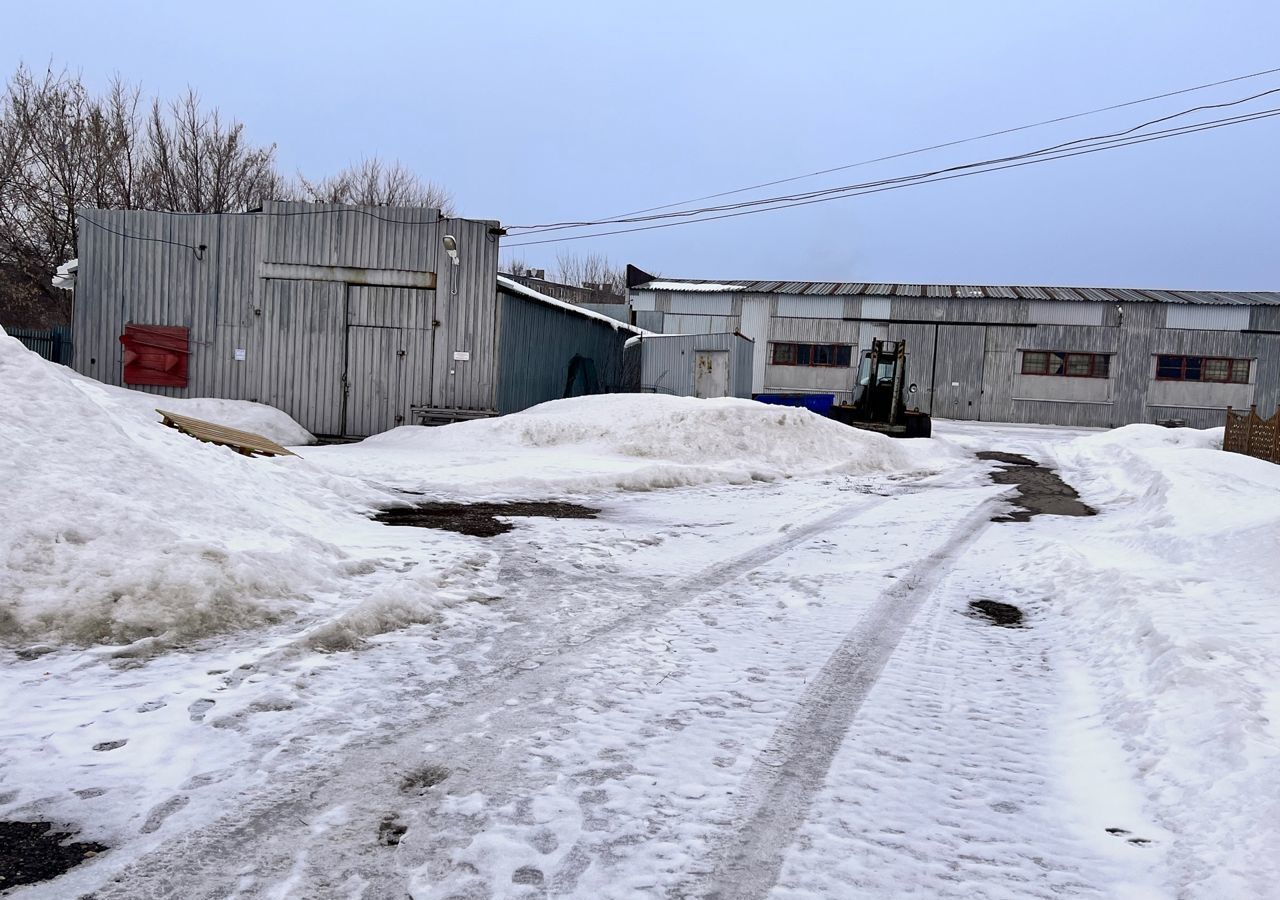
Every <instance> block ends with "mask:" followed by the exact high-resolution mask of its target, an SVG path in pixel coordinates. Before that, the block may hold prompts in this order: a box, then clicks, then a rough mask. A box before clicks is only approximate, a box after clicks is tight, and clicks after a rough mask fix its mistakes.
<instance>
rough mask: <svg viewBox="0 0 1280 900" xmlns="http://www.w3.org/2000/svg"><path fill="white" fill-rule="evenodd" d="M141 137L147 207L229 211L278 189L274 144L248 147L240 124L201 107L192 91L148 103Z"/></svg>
mask: <svg viewBox="0 0 1280 900" xmlns="http://www.w3.org/2000/svg"><path fill="white" fill-rule="evenodd" d="M146 140H147V154H146V160H145V166H144V171H143V181H144V184H145V190H146V192H147V201H148V202H147V205H148V206H150V207H153V208H156V209H165V210H173V211H175V212H232V211H238V210H244V209H249V208H250V207H252V206H254V205H256V204H257V203H258V202H260V201H261V200H263V199H268V198H272V197H277V196H280V194H281V193H282V190H281V189H282V187H283V182H282V180H281V178H280V175H279V173H277V171H276V168H275V151H276V145H275V144H271V145H270V146H268V147H255V146H252V145H250V144H249V143H248V142H247V141H246V139H245V136H244V125H243V123H241V122H237V121H234V120H232V121H230V122H224V121H223V119H222V116H221V114H220V113H219V112H218V110H216V109H214V110H210V111H205V110H204V109H202V108H201V105H200V98H199V96H198V95H197V94H196V93H195V92H194V91H191V90H188V91H187V93H186V94H185V95H184V96H183V98H182V99H181V100H177V101H174V102H173V103H171V104H169V105H168V107H167V108H166V107H164V106H162V105H161V103H160V101H159V100H155V101H153V102H152V104H151V114H150V115H149V116H148V117H147V123H146Z"/></svg>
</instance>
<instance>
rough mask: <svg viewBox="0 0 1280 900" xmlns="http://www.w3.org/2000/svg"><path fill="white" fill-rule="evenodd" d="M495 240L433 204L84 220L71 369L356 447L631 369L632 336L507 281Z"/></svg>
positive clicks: (483, 226)
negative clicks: (428, 419)
mask: <svg viewBox="0 0 1280 900" xmlns="http://www.w3.org/2000/svg"><path fill="white" fill-rule="evenodd" d="M498 236H499V228H498V223H496V222H489V221H475V220H468V219H456V218H455V219H447V218H441V216H440V214H439V211H438V210H434V209H425V208H389V207H354V206H341V205H330V204H309V203H292V202H290V203H284V202H272V203H267V204H264V206H263V207H262V208H261V209H260V210H255V211H253V212H248V213H235V214H179V213H163V212H149V211H120V210H116V211H108V210H92V209H89V210H81V211H80V239H79V260H80V262H79V272H78V276H77V284H76V292H75V311H74V336H75V353H74V362H73V367H74V368H75V369H76V370H77V371H79V372H82V373H84V374H86V375H90V376H92V377H94V378H97V379H99V380H101V381H104V382H107V383H109V384H117V385H118V384H123V383H128V386H130V387H136V388H138V389H140V390H149V391H153V392H154V393H157V394H162V395H167V396H196V397H223V398H229V399H239V400H254V401H258V402H261V403H268V404H270V405H272V406H276V407H279V408H280V409H283V410H284V411H285V412H287V413H289V414H290V415H291V416H293V417H294V418H295V419H297V420H298V422H300V423H301V424H302V425H303V426H304V427H306V428H307V429H309V430H310V431H312V432H313V433H316V434H321V435H343V436H353V437H359V436H365V435H369V434H374V433H377V432H379V431H385V430H387V429H389V428H392V427H395V426H396V425H400V424H410V423H413V422H415V421H417V420H418V418H419V416H420V415H421V414H423V413H424V411H425V412H429V413H432V414H435V415H439V416H440V417H443V418H449V417H461V416H464V415H466V414H493V413H497V412H510V411H513V410H516V409H521V408H524V407H525V406H528V405H531V404H533V403H538V402H542V401H543V400H549V399H554V398H557V397H560V396H563V392H564V390H565V389H566V377H567V373H568V369H569V365H570V361H571V360H572V359H573V357H574V356H580V357H583V358H591V359H594V358H595V357H597V356H598V357H600V360H599V361H598V362H597V363H596V365H597V366H598V367H599V368H601V369H604V370H606V371H616V372H619V373H620V368H621V353H622V343H623V342H624V341H625V339H626V338H627V337H629V336H631V334H633V333H635V330H634V329H631V328H629V327H628V326H625V325H622V324H621V323H618V322H616V321H611V320H609V319H607V318H606V317H601V316H593V315H591V314H590V313H587V312H585V311H575V310H574V309H573V308H572V307H571V306H570V305H568V304H565V303H563V302H561V301H557V300H554V299H552V298H550V297H544V296H542V295H540V294H538V293H537V292H536V291H531V290H528V289H521V288H520V286H519V285H515V284H514V283H508V285H507V286H506V287H504V286H502V285H501V284H500V281H499V279H498ZM551 319H554V320H556V321H558V322H559V323H560V324H559V327H558V330H557V338H556V340H554V341H552V340H548V339H547V333H546V330H547V322H548V321H549V320H551ZM122 338H123V339H124V345H123V346H122ZM184 342H185V343H184ZM183 347H185V350H183V349H182V348H183ZM610 367H613V368H612V369H610ZM618 377H620V375H619V376H618Z"/></svg>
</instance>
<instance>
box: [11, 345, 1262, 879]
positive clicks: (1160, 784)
mask: <svg viewBox="0 0 1280 900" xmlns="http://www.w3.org/2000/svg"><path fill="white" fill-rule="evenodd" d="M12 344H13V342H8V341H7V339H4V340H0V390H3V391H5V392H6V394H5V398H4V400H5V404H6V407H7V408H8V409H10V410H20V412H19V414H18V415H16V416H15V417H13V419H12V421H10V422H7V423H6V424H4V425H3V426H0V427H3V428H4V429H5V430H4V432H3V436H4V438H5V439H6V444H7V445H8V446H12V447H13V448H14V449H13V452H11V453H6V455H5V457H4V458H3V459H2V460H0V466H3V467H4V469H3V472H2V473H0V474H3V475H4V476H6V477H5V483H6V485H15V486H16V487H15V488H14V489H13V492H12V493H11V495H10V502H11V503H12V506H10V507H9V509H8V510H7V512H9V511H11V510H21V511H22V514H21V515H17V516H15V515H12V514H10V515H6V517H5V518H4V521H3V523H2V524H0V529H2V530H0V549H2V550H3V553H4V554H5V555H4V556H3V557H0V560H3V563H4V565H5V567H6V568H5V570H4V572H3V577H4V581H3V584H2V585H0V590H3V591H4V592H5V593H4V594H3V595H0V596H3V597H4V602H5V604H6V606H5V608H6V609H9V610H16V616H15V618H13V619H11V620H10V621H8V622H6V623H5V624H4V625H3V626H0V628H2V629H3V633H4V634H5V637H6V642H7V643H9V644H10V646H11V647H12V648H16V651H17V652H13V651H3V653H4V655H3V656H0V818H4V819H16V820H24V821H31V820H36V819H43V820H52V821H56V822H58V823H62V824H63V825H65V826H67V827H68V828H69V829H71V830H72V831H75V832H77V833H78V835H79V836H78V838H77V839H79V840H96V841H99V842H101V843H103V844H105V845H106V846H107V847H108V848H110V849H108V850H107V851H106V852H104V853H102V854H100V855H98V856H97V857H95V858H93V859H92V860H89V861H87V862H85V863H84V864H82V865H80V866H78V867H77V868H75V869H73V870H71V871H70V872H68V873H67V874H66V875H64V876H62V877H61V878H59V879H57V880H55V881H52V882H47V883H44V884H39V885H33V886H31V887H29V888H25V889H22V890H20V891H17V892H15V893H14V895H13V896H16V897H21V898H23V900H28V898H41V900H44V898H62V897H67V896H81V895H84V894H89V893H92V894H93V895H94V896H95V897H97V898H99V900H110V898H136V897H139V896H153V897H193V896H194V897H202V896H208V897H214V896H218V897H222V896H237V897H243V898H265V897H307V896H342V897H366V898H375V897H384V896H405V895H408V896H412V897H414V898H417V900H424V898H441V900H443V898H446V897H457V896H472V897H513V898H516V897H519V898H524V897H539V896H554V897H561V896H563V897H583V898H613V897H617V898H631V897H637V896H656V897H692V896H733V897H773V898H797V900H798V898H816V897H882V896H921V897H957V898H960V897H965V898H967V897H1009V898H1023V897H1061V896H1079V897H1102V898H1112V897H1125V898H1130V897H1133V898H1201V897H1203V898H1216V897H1221V896H1229V897H1233V898H1254V897H1256V898H1262V897H1268V896H1271V895H1272V894H1273V886H1274V884H1275V883H1276V882H1277V880H1278V879H1280V863H1278V862H1277V860H1280V826H1278V825H1277V823H1278V822H1280V815H1278V813H1280V809H1277V806H1276V804H1277V800H1276V798H1277V797H1280V784H1278V783H1277V777H1278V775H1277V773H1280V765H1278V764H1277V763H1278V762H1280V760H1277V749H1276V748H1277V746H1280V735H1278V734H1277V731H1276V729H1277V725H1276V723H1277V722H1278V721H1280V689H1278V688H1280V671H1278V669H1277V666H1278V665H1280V664H1278V663H1277V660H1280V654H1277V653H1276V650H1277V637H1278V635H1280V610H1277V608H1276V606H1275V604H1274V603H1273V602H1270V600H1269V598H1270V595H1271V594H1272V593H1273V591H1272V590H1271V586H1272V585H1274V584H1275V583H1276V582H1277V579H1280V570H1278V569H1277V565H1280V564H1278V563H1277V560H1280V554H1277V553H1276V552H1275V551H1276V550H1277V549H1280V548H1277V547H1276V541H1277V536H1280V522H1278V521H1277V518H1280V476H1278V475H1277V472H1280V467H1275V466H1270V465H1268V464H1265V463H1261V462H1258V461H1256V460H1251V459H1248V458H1245V457H1239V456H1234V455H1229V454H1224V453H1222V452H1221V451H1219V450H1218V449H1216V445H1217V442H1219V441H1220V439H1221V436H1220V434H1216V433H1214V432H1212V431H1211V432H1196V431H1189V430H1174V431H1170V430H1166V429H1154V428H1151V427H1146V426H1133V427H1131V428H1127V429H1119V430H1117V431H1114V432H1088V431H1084V430H1079V429H1077V430H1072V429H1052V428H1040V427H1035V426H993V425H987V424H982V423H947V422H940V423H937V432H938V433H939V434H940V435H941V436H942V439H940V440H934V441H899V442H897V443H894V442H892V441H889V440H888V439H884V438H881V437H879V436H877V435H871V434H866V433H862V432H856V431H853V430H850V429H845V428H844V427H843V426H838V425H835V424H834V423H830V422H827V421H826V420H823V419H820V418H818V417H816V416H813V415H812V414H811V413H808V412H807V411H804V410H793V409H786V408H779V407H764V406H763V405H759V404H751V403H749V402H747V401H733V400H726V401H697V400H680V399H677V398H665V397H658V396H643V397H612V398H610V397H592V398H579V399H576V400H570V401H559V402H556V403H552V404H546V405H544V406H542V407H538V408H535V409H533V410H530V411H528V412H526V413H525V414H521V415H517V416H509V417H506V418H504V419H501V420H494V421H485V422H471V423H463V424H459V425H452V426H448V427H446V428H440V429H418V428H402V429H397V430H396V431H394V432H390V433H388V434H385V435H381V436H379V437H377V438H373V439H369V440H366V441H364V442H361V443H360V444H355V445H350V446H343V447H315V448H311V449H309V450H307V458H306V459H305V460H245V459H243V458H242V457H239V456H237V455H236V454H233V453H230V452H229V451H219V450H218V449H217V448H211V447H206V446H204V445H200V444H198V443H197V442H195V441H191V440H189V439H187V438H184V437H182V436H181V435H178V434H177V433H176V432H172V431H171V430H168V429H164V428H163V427H161V426H159V425H157V424H155V423H154V422H153V421H152V420H151V416H150V415H149V414H148V413H147V411H146V410H142V409H135V408H134V407H132V406H131V405H130V404H128V403H124V404H121V403H118V402H116V401H114V400H112V399H111V397H110V393H111V392H104V391H95V390H88V389H86V387H85V385H84V383H83V382H82V381H76V380H74V379H70V378H68V377H66V376H65V374H61V375H58V376H57V377H54V376H53V375H51V374H50V373H51V372H53V373H58V372H61V371H63V370H58V369H56V367H50V366H48V365H47V364H45V363H43V362H42V361H39V360H36V359H35V358H34V357H33V356H32V355H30V354H26V352H25V351H21V352H18V350H15V349H14V347H13V346H12ZM90 387H91V385H90ZM973 450H1004V451H1008V452H1016V453H1025V454H1027V455H1028V456H1031V457H1032V458H1034V459H1038V460H1040V461H1041V462H1042V463H1045V464H1049V465H1053V466H1055V467H1056V468H1057V469H1058V471H1059V473H1060V474H1061V475H1062V477H1063V478H1064V479H1065V480H1066V481H1067V482H1068V483H1069V484H1071V485H1073V486H1074V487H1075V488H1077V489H1078V490H1079V491H1080V493H1081V495H1082V499H1083V500H1085V501H1086V502H1088V503H1089V504H1091V505H1093V506H1095V507H1096V508H1097V509H1098V510H1099V514H1098V515H1097V516H1093V517H1087V518H1072V519H1066V518H1056V517H1050V516H1040V517H1036V518H1033V519H1032V520H1031V521H1030V522H1027V523H1009V522H995V521H992V519H993V518H1001V517H1002V516H1001V513H1002V512H1003V511H1004V504H1005V503H1007V502H1008V501H1007V493H1008V492H1007V490H1006V489H1005V488H1003V487H1001V486H999V485H995V484H993V483H992V482H991V481H990V479H989V477H988V474H989V472H990V470H991V466H990V465H988V464H986V463H982V462H979V461H978V460H976V459H975V458H974V457H972V456H971V455H970V453H969V451H973ZM192 473H197V474H195V475H193V474H192ZM24 482H26V484H24ZM126 485H128V486H129V487H128V488H127V489H126V487H125V486H126ZM397 490H399V491H425V492H427V493H428V495H429V496H430V497H431V499H467V498H478V497H494V498H496V497H503V498H515V497H521V498H531V497H541V496H556V497H564V496H566V495H573V496H574V497H575V498H581V499H583V500H584V501H585V502H589V503H590V505H592V506H593V507H597V508H599V509H601V513H600V516H599V518H597V519H592V520H583V519H563V520H556V519H519V520H516V523H515V524H516V527H515V528H514V529H513V530H512V531H510V532H508V533H506V534H503V535H499V536H497V537H494V538H492V539H480V538H473V537H466V536H463V535H458V534H453V533H448V532H442V531H432V530H426V529H416V528H390V527H385V526H382V525H378V524H376V523H373V522H371V521H370V520H369V519H368V518H367V517H366V515H365V513H367V511H368V510H369V509H370V508H371V507H373V506H375V505H380V504H386V503H389V502H407V501H409V500H412V499H413V497H412V495H407V494H403V493H395V492H396V491H397ZM139 497H145V498H146V499H145V502H142V503H140V502H139ZM68 534H74V540H68V539H67V537H66V536H67V535H68ZM206 552H210V553H211V555H212V556H213V557H215V559H209V558H208V557H207V556H206V555H205V554H206ZM55 563H56V564H55ZM196 575H198V576H200V584H201V585H204V584H205V582H208V583H209V584H213V585H220V586H221V588H222V589H223V590H224V591H225V593H224V594H221V595H219V594H216V593H210V592H208V591H207V590H206V589H205V588H204V587H201V586H197V585H195V584H194V583H193V582H194V581H195V580H196V579H195V576H196ZM147 578H153V579H157V581H156V582H155V583H154V585H152V584H149V583H148V582H147V580H146V579H147ZM104 580H105V582H106V584H107V585H116V586H118V587H119V589H120V590H121V595H120V597H119V599H118V602H112V599H111V598H110V597H109V596H107V597H105V598H104V596H103V595H102V592H103V591H104V590H106V587H104V585H103V582H104ZM15 598H16V605H15ZM980 599H988V600H995V601H999V602H1003V603H1010V604H1014V605H1016V606H1017V607H1018V608H1019V609H1020V610H1021V611H1022V613H1023V614H1024V622H1023V627H1020V628H1004V627H996V626H994V625H992V624H991V623H990V622H989V621H987V620H985V619H982V618H981V617H978V616H975V615H973V614H972V613H971V611H970V607H969V604H970V603H972V602H974V601H976V600H980ZM115 607H121V609H120V610H119V611H117V610H116V609H115ZM193 610H195V611H199V615H198V616H196V617H195V618H196V619H198V620H200V621H204V622H206V623H207V624H210V625H216V626H217V627H194V626H191V625H190V624H189V623H190V622H191V620H192V614H191V612H192V611H193ZM42 615H43V618H42ZM200 616H204V617H205V618H204V619H200ZM86 619H87V620H89V621H92V622H96V623H98V625H97V626H95V627H88V628H86V627H84V625H83V622H82V620H86ZM15 623H16V624H18V625H19V626H20V628H19V630H18V632H17V634H18V638H19V639H17V640H14V634H15V632H14V630H13V626H14V624H15ZM77 623H80V624H77ZM104 623H105V624H104ZM184 623H188V624H185V625H184ZM42 629H43V630H42ZM37 633H38V634H41V635H44V637H43V638H42V639H44V640H47V641H48V644H47V645H46V646H32V644H31V641H33V640H35V639H36V637H35V636H36V634H37ZM141 633H156V634H162V635H165V634H168V635H177V636H182V635H186V634H201V635H205V637H203V638H202V639H201V640H199V641H188V642H185V643H181V642H180V643H177V644H176V645H175V643H174V642H173V640H174V639H173V638H172V637H170V638H168V639H167V640H168V643H167V644H166V645H165V646H164V647H159V648H156V647H153V646H152V645H151V644H149V643H148V642H147V641H145V640H143V641H139V642H136V643H134V644H131V645H128V646H121V645H119V644H104V645H91V646H89V647H87V648H84V649H80V648H74V647H66V646H61V645H60V644H59V642H60V641H63V640H66V639H69V638H75V639H85V638H90V639H92V640H128V639H130V638H131V637H136V636H137V635H139V634H141ZM153 650H163V651H164V652H153ZM95 748H102V749H95ZM107 748H109V749H107Z"/></svg>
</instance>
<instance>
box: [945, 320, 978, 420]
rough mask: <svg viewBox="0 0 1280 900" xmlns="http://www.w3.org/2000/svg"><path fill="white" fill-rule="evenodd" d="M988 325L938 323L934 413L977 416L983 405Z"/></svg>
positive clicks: (951, 415)
mask: <svg viewBox="0 0 1280 900" xmlns="http://www.w3.org/2000/svg"><path fill="white" fill-rule="evenodd" d="M986 337H987V329H986V328H985V327H984V326H982V325H939V326H938V355H937V359H936V360H935V371H934V382H933V411H932V412H933V415H935V416H937V417H938V418H940V419H978V418H979V417H980V413H981V408H982V366H983V355H984V351H985V344H986Z"/></svg>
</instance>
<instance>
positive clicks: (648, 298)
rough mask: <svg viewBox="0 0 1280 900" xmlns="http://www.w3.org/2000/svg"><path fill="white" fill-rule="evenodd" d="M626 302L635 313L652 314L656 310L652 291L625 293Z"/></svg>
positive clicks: (655, 299) (655, 300) (655, 301)
mask: <svg viewBox="0 0 1280 900" xmlns="http://www.w3.org/2000/svg"><path fill="white" fill-rule="evenodd" d="M627 302H628V303H629V304H630V305H631V308H632V309H634V310H636V311H637V312H640V311H644V312H653V311H654V310H656V309H657V308H658V306H657V298H656V297H655V296H654V294H653V292H652V291H627Z"/></svg>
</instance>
